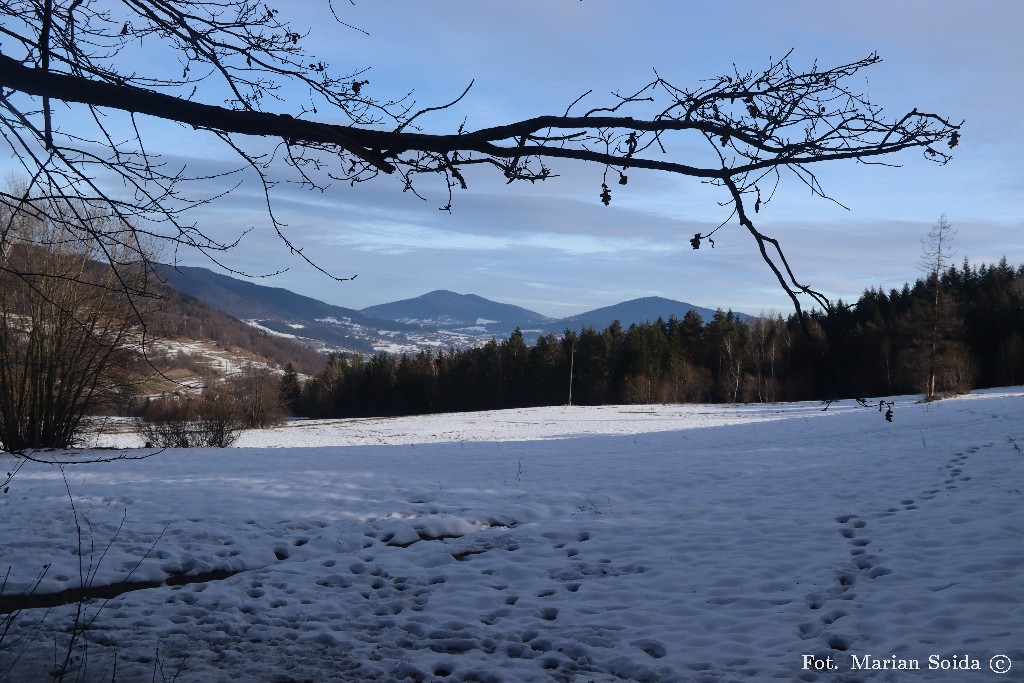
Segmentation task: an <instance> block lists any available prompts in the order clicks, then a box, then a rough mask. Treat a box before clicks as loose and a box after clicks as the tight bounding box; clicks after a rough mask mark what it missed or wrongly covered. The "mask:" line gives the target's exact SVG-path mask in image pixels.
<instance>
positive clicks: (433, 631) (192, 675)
mask: <svg viewBox="0 0 1024 683" xmlns="http://www.w3.org/2000/svg"><path fill="white" fill-rule="evenodd" d="M132 438H133V437H130V436H120V437H111V438H110V443H112V444H113V443H117V441H118V439H121V440H122V441H121V445H124V446H128V445H131V440H132ZM1022 449H1024V389H1021V388H1018V389H1008V390H995V391H987V392H980V393H978V394H975V395H972V396H966V397H961V398H957V399H951V400H946V401H942V402H938V403H932V404H927V405H917V404H915V403H914V402H913V398H910V397H904V398H898V399H896V406H895V420H894V422H893V423H891V424H890V423H887V422H885V421H884V420H883V418H882V415H881V414H879V412H878V410H877V409H866V408H863V407H860V406H858V405H856V404H854V403H852V402H845V403H839V404H833V405H832V406H831V407H830V408H829V410H828V411H826V412H822V411H821V406H820V405H818V404H775V405H770V406H736V407H730V406H612V407H600V408H580V407H560V408H545V409H533V410H517V411H498V412H489V413H475V414H461V415H436V416H424V417H414V418H396V419H387V420H352V421H338V422H295V423H292V424H290V425H289V426H287V427H283V428H281V429H278V430H271V431H266V432H257V433H249V434H246V435H245V436H244V437H243V440H242V441H240V447H239V448H232V449H226V450H198V451H166V452H163V453H160V454H158V455H156V456H154V457H150V458H145V459H141V460H121V461H117V462H112V463H99V464H78V465H73V466H65V467H64V473H65V474H66V482H67V488H66V487H65V480H64V478H63V477H62V474H61V470H59V469H58V468H56V467H54V466H52V465H43V464H37V463H28V464H26V465H24V466H23V467H22V468H21V469H20V470H19V471H18V472H17V474H16V475H15V477H14V479H13V480H12V481H11V482H10V490H9V492H8V493H7V494H6V495H0V576H2V575H3V574H5V573H7V567H8V566H10V571H9V575H8V578H7V583H6V587H5V588H4V598H5V600H6V601H5V602H4V604H6V605H10V604H11V603H10V602H9V600H7V599H8V598H9V597H10V596H15V595H18V594H21V593H22V592H25V591H27V590H28V589H29V587H30V586H31V585H32V583H33V580H34V579H35V578H36V577H37V576H38V575H39V574H40V572H41V571H43V567H44V565H46V564H49V568H48V569H46V570H45V573H44V575H43V577H42V579H41V580H40V581H39V584H38V586H37V587H36V589H35V593H36V594H41V593H52V592H57V591H61V590H66V589H72V588H76V587H79V586H80V585H81V583H82V578H81V577H82V576H83V575H84V576H85V581H84V582H85V583H86V584H88V585H90V586H92V587H99V586H103V585H107V584H119V583H122V582H125V580H126V577H128V575H129V574H130V577H129V578H127V581H129V582H142V584H141V585H144V586H149V587H147V588H142V589H139V590H133V591H130V592H124V593H122V594H120V595H117V596H115V597H109V598H104V599H97V600H94V601H90V602H87V603H86V604H85V606H84V614H83V616H82V617H81V618H80V619H79V623H88V624H89V628H88V630H87V631H86V632H85V634H84V635H83V636H82V637H81V638H80V639H79V641H78V643H79V647H80V649H79V654H81V655H83V656H82V657H81V658H80V659H78V660H77V664H76V666H77V667H78V668H77V669H74V670H73V671H72V673H73V674H74V675H75V676H79V675H80V678H81V679H82V680H87V681H101V680H103V681H110V680H117V681H138V680H146V681H149V680H157V681H159V680H171V679H172V677H173V676H174V675H175V673H176V671H178V670H179V667H180V674H179V675H178V678H177V680H178V681H293V680H294V681H305V680H309V681H391V680H412V681H510V682H517V681H577V682H579V683H585V682H588V681H595V682H599V683H605V682H611V681H684V682H687V681H764V680H782V681H791V680H802V681H829V682H831V681H901V682H902V681H959V682H963V681H966V682H968V683H969V682H970V681H979V682H982V681H1008V680H1018V681H1019V680H1024V626H1022V624H1024V452H1022ZM117 453H118V452H117V451H109V450H108V451H101V452H82V453H80V454H78V455H70V456H63V455H62V456H59V459H60V460H66V461H74V460H82V459H86V458H89V457H94V456H96V455H105V456H110V455H116V454H117ZM140 453H144V452H141V451H136V452H131V454H132V455H136V454H140ZM40 457H47V458H53V457H55V456H53V455H52V454H41V455H40ZM0 461H2V464H3V466H4V469H3V471H2V472H0V474H3V472H6V471H11V470H12V469H13V468H14V467H15V466H16V462H15V461H14V460H13V459H12V458H11V457H9V456H6V455H2V456H0ZM68 490H70V493H71V494H72V495H71V497H70V498H69V495H68ZM71 498H73V500H74V506H75V509H76V510H77V513H78V515H79V518H80V520H81V523H82V528H83V540H82V557H81V559H82V561H83V564H82V565H81V568H80V565H79V557H78V554H77V553H78V544H77V542H76V534H75V525H74V513H73V512H72V508H71ZM85 520H88V523H86V521H85ZM122 520H123V524H122ZM119 526H120V527H121V528H120V531H118V528H119ZM108 544H109V549H108V548H107V546H108ZM147 553H148V555H147ZM168 584H171V585H168ZM75 614H76V606H75V605H68V606H58V607H52V608H50V609H48V610H47V609H45V608H32V609H25V610H23V611H22V612H20V614H18V615H17V617H16V618H15V619H13V623H12V625H11V629H10V630H9V631H8V632H7V633H6V635H4V637H3V641H2V644H0V676H3V675H5V676H6V678H7V679H10V680H15V681H36V680H41V679H45V677H46V672H47V671H48V670H49V669H51V668H52V667H53V663H54V658H55V656H56V657H57V659H58V661H60V660H62V659H63V650H62V648H64V647H66V642H67V639H68V637H69V636H68V628H69V626H70V625H71V624H72V623H73V622H74V617H75ZM2 617H3V615H0V618H2ZM0 633H3V629H2V628H0ZM55 643H56V648H55ZM84 655H87V658H86V657H85V656H84ZM115 655H116V657H115ZM1000 655H1003V656H1005V657H1006V659H1001V658H1000V657H999V656H1000ZM1007 664H1009V665H1010V666H1011V667H1012V668H1011V669H1010V671H1009V672H1008V673H1005V674H1003V675H998V674H997V673H994V672H993V670H992V668H993V667H994V668H996V669H1002V668H1005V666H1006V665H1007ZM872 665H874V666H875V667H879V666H887V667H890V668H891V667H894V666H900V665H903V666H905V667H908V666H909V667H913V666H914V665H916V666H919V667H920V669H919V670H910V671H893V670H889V669H877V668H875V669H873V668H867V667H871V666H872ZM115 666H116V669H115ZM829 667H834V669H832V670H826V669H828V668H829ZM858 667H859V668H858Z"/></svg>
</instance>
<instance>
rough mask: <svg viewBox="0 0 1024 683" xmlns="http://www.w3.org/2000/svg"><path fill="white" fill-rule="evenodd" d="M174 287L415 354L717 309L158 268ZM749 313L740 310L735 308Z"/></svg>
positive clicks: (368, 349) (366, 349)
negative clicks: (364, 295)
mask: <svg viewBox="0 0 1024 683" xmlns="http://www.w3.org/2000/svg"><path fill="white" fill-rule="evenodd" d="M158 273H159V275H160V276H161V277H162V278H163V279H165V280H166V281H167V282H168V283H169V284H170V285H171V286H173V287H175V288H176V289H178V290H179V291H181V292H184V293H185V294H187V295H189V296H192V297H195V298H196V299H199V300H200V301H203V302H204V303H206V304H208V305H209V306H211V307H213V308H215V309H217V310H219V311H221V312H223V313H226V314H228V315H230V316H233V317H235V318H238V319H239V320H244V321H245V322H247V323H249V324H250V325H252V326H254V327H257V328H260V329H263V330H266V331H268V332H271V333H272V334H276V335H279V336H283V337H291V338H294V339H295V340H296V341H298V342H300V343H303V344H305V345H306V346H310V347H312V348H316V349H317V350H320V351H324V352H329V351H334V352H360V353H374V352H378V351H386V352H394V353H402V352H405V353H415V352H417V351H421V350H426V349H430V348H434V349H436V348H438V347H441V348H448V347H451V346H455V347H459V348H465V347H468V346H473V345H476V344H481V343H486V342H487V341H489V340H490V339H492V338H495V337H496V338H499V339H501V338H504V337H507V336H508V335H509V334H511V333H512V332H513V331H514V330H515V329H516V328H518V329H520V330H521V331H522V332H523V336H524V337H525V338H526V341H527V343H532V342H533V341H535V340H536V339H537V337H539V336H541V335H544V334H548V333H554V334H561V333H563V332H564V331H565V330H566V329H572V330H579V329H581V328H583V327H587V326H593V327H595V328H596V329H598V330H601V329H604V328H605V327H607V326H608V325H609V324H611V323H612V322H613V321H615V320H618V321H619V322H620V323H621V324H622V326H623V327H628V326H629V325H631V324H633V323H642V322H645V321H648V320H656V319H658V318H662V319H664V320H668V318H669V317H670V316H673V315H674V316H676V317H677V318H682V317H683V316H685V315H686V313H687V312H688V311H691V310H693V311H696V312H697V313H698V314H699V315H700V316H701V318H703V319H704V320H709V319H710V318H711V317H712V316H713V315H714V314H715V311H714V310H712V309H708V308H702V307H700V306H694V305H692V304H689V303H686V302H682V301H674V300H672V299H665V298H662V297H644V298H640V299H633V300H631V301H624V302H622V303H619V304H615V305H613V306H606V307H603V308H598V309H595V310H592V311H588V312H586V313H581V314H578V315H574V316H571V317H568V318H549V317H547V316H544V315H541V314H540V313H536V312H535V311H531V310H528V309H526V308H522V307H519V306H513V305H511V304H503V303H499V302H496V301H491V300H489V299H485V298H483V297H480V296H477V295H475V294H457V293H455V292H450V291H447V290H437V291H433V292H429V293H427V294H424V295H422V296H419V297H415V298H412V299H403V300H401V301H394V302H391V303H386V304H379V305H376V306H368V307H367V308H364V309H362V310H356V309H351V308H345V307H342V306H335V305H332V304H328V303H325V302H323V301H318V300H317V299H313V298H310V297H307V296H302V295H300V294H296V293H294V292H291V291H289V290H287V289H283V288H280V287H267V286H265V285H259V284H256V283H255V282H251V281H248V280H240V279H238V278H233V277H229V276H227V275H224V274H221V273H216V272H214V271H211V270H209V269H207V268H197V267H189V266H160V267H159V268H158ZM738 315H739V316H740V317H741V318H747V317H749V316H746V315H745V314H742V313H741V314H738Z"/></svg>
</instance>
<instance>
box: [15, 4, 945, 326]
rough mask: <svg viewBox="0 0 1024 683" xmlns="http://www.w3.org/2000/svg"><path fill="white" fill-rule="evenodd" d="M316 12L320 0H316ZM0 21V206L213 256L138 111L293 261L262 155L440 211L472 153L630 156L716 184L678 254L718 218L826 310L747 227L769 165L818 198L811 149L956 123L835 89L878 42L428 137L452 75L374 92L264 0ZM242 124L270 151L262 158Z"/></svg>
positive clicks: (870, 146) (914, 135)
mask: <svg viewBox="0 0 1024 683" xmlns="http://www.w3.org/2000/svg"><path fill="white" fill-rule="evenodd" d="M333 11H334V10H333V7H331V5H330V3H329V2H328V3H325V7H324V12H325V13H327V12H332V13H333ZM335 18H336V19H337V15H335ZM338 21H339V22H340V19H339V20H338ZM0 33H2V34H3V43H2V47H0V50H2V51H0V86H2V88H3V90H2V92H0V134H2V135H3V138H4V142H5V143H6V145H7V146H8V147H9V148H10V150H11V152H12V153H13V155H14V156H15V157H16V158H17V159H18V160H19V161H20V162H21V164H22V167H23V169H24V172H25V174H26V175H27V177H28V178H29V179H30V181H29V183H28V184H29V192H30V194H29V195H28V196H26V197H11V196H5V197H4V200H5V201H7V202H9V203H13V204H16V203H19V202H23V201H25V200H29V201H31V202H33V203H34V204H36V205H37V207H36V208H37V210H39V211H43V212H45V211H46V205H47V203H48V202H49V201H50V200H51V199H52V198H54V197H58V196H59V197H66V196H73V197H75V198H78V199H80V200H85V201H86V202H87V203H89V204H92V205H95V206H99V207H102V208H103V209H104V210H105V211H107V212H109V213H111V214H113V215H114V216H115V217H117V218H118V219H120V224H122V225H129V226H132V227H131V229H132V230H134V231H136V232H137V233H138V235H139V236H140V237H144V236H154V237H156V238H158V239H161V240H169V241H170V242H171V243H172V246H173V247H174V248H177V247H179V246H188V247H193V248H197V249H199V250H201V251H203V252H205V253H206V254H207V255H209V256H210V257H211V258H213V259H214V260H216V257H217V252H219V251H222V250H224V249H228V248H230V247H231V246H232V245H231V244H227V243H223V242H218V241H216V240H213V239H211V238H210V237H209V236H208V235H207V234H205V233H204V232H203V230H202V229H201V228H199V227H197V226H196V225H195V224H192V223H190V222H188V219H187V218H186V214H185V212H186V210H187V209H189V208H193V207H195V206H196V205H197V204H203V203H205V202H207V201H211V200H213V199H215V197H213V196H204V197H202V198H198V199H197V198H195V197H196V196H195V195H194V194H190V193H189V192H187V191H186V190H185V186H187V184H188V182H189V181H197V182H204V181H207V180H209V177H196V176H190V175H188V172H187V170H179V169H176V168H170V167H168V166H167V165H165V164H164V163H163V162H162V161H161V160H160V159H159V158H157V157H155V156H153V155H151V154H150V153H149V152H148V151H147V146H146V141H147V139H148V138H147V135H152V132H151V131H150V132H147V130H148V129H149V126H150V124H151V123H152V118H153V117H155V118H158V119H164V120H168V121H173V122H177V123H180V124H184V126H185V129H184V130H183V131H182V136H188V137H189V139H190V140H194V139H195V138H200V137H204V136H205V137H210V138H212V139H214V140H217V141H219V142H220V143H222V144H223V145H225V146H226V147H227V148H228V149H230V150H231V151H232V152H233V153H235V154H237V156H238V158H239V160H240V168H249V169H252V170H254V171H255V172H256V173H257V174H258V176H259V178H260V179H261V180H262V182H263V189H264V191H265V195H266V200H267V211H268V216H269V221H270V224H271V225H272V226H273V227H274V229H276V230H277V232H278V234H279V235H280V236H281V239H282V240H283V241H284V244H285V245H286V247H287V248H288V249H291V250H292V251H293V252H296V253H299V255H300V256H302V257H303V258H306V257H305V256H304V255H302V254H301V249H299V248H298V247H296V246H294V245H293V244H292V243H291V242H289V241H288V239H287V237H286V236H285V235H284V234H283V232H282V231H281V224H280V223H279V222H278V220H277V219H276V218H275V217H274V213H273V208H272V206H273V205H272V202H271V194H272V192H271V191H272V189H273V187H274V185H275V183H276V182H278V181H279V180H280V176H279V174H280V171H281V168H280V164H284V165H286V166H288V167H290V169H291V170H292V171H294V172H295V173H297V174H298V177H299V180H300V182H302V183H303V184H305V185H306V186H308V187H311V188H322V187H324V186H325V185H326V184H327V183H329V182H332V181H347V182H351V183H358V182H362V181H366V180H369V179H371V178H373V177H376V176H380V175H382V174H383V175H390V176H394V177H396V178H398V179H399V184H400V186H401V188H402V189H404V190H412V191H414V192H415V191H416V189H417V187H418V184H419V183H420V182H427V179H428V178H434V179H436V180H439V181H440V182H441V183H443V185H442V188H444V187H445V186H446V187H447V196H448V204H447V206H446V207H444V208H450V206H451V197H452V191H453V190H455V189H457V188H462V189H465V188H466V187H467V186H468V184H469V178H468V177H467V174H468V170H469V169H470V168H471V167H475V166H483V167H490V168H492V169H495V170H496V171H497V172H499V173H501V174H502V175H503V176H504V177H505V178H507V179H508V181H509V182H513V181H529V182H536V181H540V180H546V179H548V178H551V177H552V176H554V175H555V170H554V164H555V163H556V162H558V161H562V160H568V159H572V160H579V161H583V162H589V163H590V164H592V165H593V167H594V168H595V169H596V170H597V173H598V174H599V178H596V179H595V189H596V185H597V184H598V183H597V181H598V180H600V192H599V193H598V192H595V195H596V196H597V198H599V199H600V200H601V201H602V202H603V203H605V204H609V203H610V202H611V201H612V200H613V191H612V187H616V189H615V192H616V193H617V192H619V189H618V187H617V186H621V185H626V184H627V182H628V176H629V173H630V172H631V171H632V170H633V169H648V170H654V171H662V172H665V173H672V174H676V175H681V176H688V177H692V178H695V179H698V180H700V181H703V182H707V183H710V184H713V185H717V186H720V187H721V188H723V193H724V194H723V205H724V206H726V207H728V208H729V209H731V211H727V213H728V214H729V215H728V218H726V220H724V221H723V223H722V225H721V226H719V228H716V230H713V231H711V232H709V233H707V234H702V233H697V234H694V235H693V236H692V238H691V237H690V236H689V235H686V239H689V241H690V242H691V244H692V245H693V247H694V248H695V249H697V248H699V247H700V246H701V244H702V243H705V242H707V243H711V244H713V242H712V239H713V235H714V234H715V232H716V231H717V230H718V229H720V228H721V227H722V226H724V225H727V224H729V223H730V222H731V221H732V219H733V218H735V219H736V220H737V221H738V222H739V224H740V225H741V226H742V227H743V228H744V229H745V230H747V231H748V232H749V233H750V235H751V236H752V237H753V239H754V242H755V244H756V245H757V248H758V250H759V252H760V254H761V256H762V258H763V259H764V261H765V262H766V263H767V264H768V266H769V267H770V268H771V270H772V272H773V273H774V274H775V277H776V278H777V279H778V281H779V283H780V285H781V286H782V287H783V289H785V291H786V292H787V293H788V294H789V296H790V298H791V299H792V301H793V304H794V306H795V307H796V309H797V311H798V312H799V311H800V310H801V297H809V299H810V300H811V301H812V302H814V303H816V304H820V305H823V306H825V307H826V308H828V307H829V302H828V301H827V299H826V298H825V297H824V296H823V295H821V294H820V293H819V292H816V291H815V290H813V289H812V288H810V287H809V286H807V285H805V284H803V283H802V282H800V280H798V278H797V276H796V275H795V273H794V272H793V269H792V268H791V267H790V264H789V263H788V262H787V260H786V257H785V254H784V252H783V250H782V247H781V245H780V244H779V242H778V241H777V240H776V239H775V238H773V237H771V236H769V235H767V234H765V233H764V232H762V231H761V230H760V229H758V227H757V226H756V224H755V222H754V215H755V214H757V213H758V212H759V211H760V210H761V208H762V207H763V206H764V205H765V204H767V203H768V201H769V200H770V199H771V197H772V194H773V192H774V188H775V187H776V186H777V183H778V182H779V181H780V179H781V177H782V175H783V172H789V173H790V174H792V175H793V176H795V178H796V179H797V180H798V181H799V182H802V183H804V184H805V185H807V187H809V188H810V190H811V191H812V192H813V193H814V194H816V195H818V196H820V197H823V198H829V197H828V195H827V194H826V191H825V190H824V189H823V188H822V187H821V185H820V184H819V183H818V179H817V177H816V175H815V168H816V167H817V165H819V164H821V163H825V162H837V161H843V160H850V161H859V162H866V163H883V162H884V163H892V162H890V161H889V159H890V158H891V157H892V156H893V155H896V154H897V153H900V152H904V151H907V150H911V149H918V150H920V151H922V152H923V153H924V154H925V156H926V157H927V158H929V159H932V160H934V161H936V162H939V163H945V162H946V161H948V160H949V155H948V153H947V152H946V151H945V150H946V149H948V148H952V147H954V146H956V144H957V142H958V140H959V132H958V129H959V124H954V123H952V122H951V121H950V120H949V119H947V118H944V117H942V116H939V115H936V114H931V113H926V112H923V111H918V110H917V109H914V110H912V111H910V112H908V113H906V114H904V115H902V116H897V117H894V118H889V117H887V116H885V115H884V114H883V112H882V108H881V107H879V106H877V105H875V104H874V103H872V102H871V101H870V99H869V98H868V97H867V95H865V94H864V93H862V92H861V91H859V90H858V89H857V86H854V85H853V82H854V81H855V80H856V79H854V78H853V77H854V76H855V75H857V74H859V73H860V72H861V70H863V69H865V68H867V67H870V66H872V65H874V64H876V63H878V61H879V57H878V55H876V54H871V55H868V56H867V57H865V58H863V59H860V60H857V61H855V62H851V63H849V64H842V65H839V66H834V67H828V68H819V67H818V66H817V65H813V66H811V67H810V68H807V69H804V70H800V69H795V68H794V67H793V66H792V65H791V63H790V59H789V57H790V56H789V55H786V56H785V57H783V58H781V59H777V60H773V61H770V63H769V65H768V67H767V68H766V69H764V70H763V71H739V70H737V69H735V68H734V69H733V71H732V72H730V73H728V74H726V75H723V76H720V77H718V78H713V79H711V80H705V81H701V85H699V86H698V87H695V88H684V87H679V86H676V85H674V84H671V83H669V82H667V81H665V80H664V79H662V78H661V77H659V76H657V75H655V78H654V79H653V80H651V81H650V82H649V83H647V84H646V85H645V86H643V87H642V88H639V89H637V90H635V91H630V92H628V93H626V94H616V95H614V96H613V97H612V98H611V100H610V101H608V102H602V103H599V104H597V105H596V106H591V105H588V104H585V102H587V101H589V100H588V95H589V93H587V94H586V95H585V96H582V97H579V98H577V99H576V100H575V101H573V102H572V103H571V104H570V106H569V107H568V108H567V109H566V110H565V112H563V113H560V114H554V115H545V116H537V117H534V118H529V119H526V120H522V121H514V122H511V123H509V124H507V125H502V126H495V127H490V128H482V129H473V128H472V127H471V126H469V125H467V124H464V125H462V126H460V127H459V129H458V130H455V131H450V132H446V133H429V132H425V129H424V128H423V127H422V126H425V125H426V122H427V120H428V118H429V115H430V114H431V112H434V111H437V110H440V109H448V108H452V107H455V106H457V104H458V103H459V102H460V100H462V98H463V97H465V95H466V92H468V91H469V88H466V92H464V93H463V94H462V96H460V97H459V98H458V99H456V100H455V101H453V102H447V103H442V104H440V105H437V106H426V107H422V106H419V105H417V104H416V103H415V102H413V101H412V100H411V99H402V100H399V101H386V100H381V99H375V98H374V97H373V95H372V94H371V89H370V86H369V84H368V81H366V80H365V79H363V78H362V77H361V76H362V74H361V72H358V71H357V72H354V73H339V72H337V71H335V69H334V68H333V67H332V66H331V65H329V64H326V63H325V62H323V61H321V60H320V59H318V58H317V57H315V56H312V55H310V54H307V52H306V51H305V49H304V47H303V38H304V35H303V34H302V33H301V32H299V31H297V30H295V29H294V28H292V27H290V26H289V25H287V24H286V23H285V22H284V21H283V20H282V19H280V18H279V15H278V12H277V11H276V10H274V9H272V8H270V7H269V5H268V4H267V3H264V2H262V1H256V0H191V1H189V2H184V1H183V0H120V2H109V3H93V2H83V1H82V0H5V1H3V2H0ZM140 46H141V48H142V49H145V50H146V51H147V55H150V56H151V57H152V56H153V55H159V56H160V57H161V61H160V62H156V61H152V59H150V60H147V63H161V64H170V65H173V71H172V70H169V69H167V68H163V67H159V68H155V69H154V71H152V72H148V73H145V72H143V73H140V72H138V71H136V63H135V62H134V61H133V60H132V58H131V56H132V54H133V52H134V51H136V50H138V49H140ZM296 85H297V86H301V88H302V90H303V91H304V92H306V93H308V98H307V99H305V100H304V101H303V102H298V103H297V102H295V101H294V99H292V98H291V97H289V98H288V99H287V100H286V99H285V98H284V97H283V96H282V93H283V89H284V88H286V87H291V86H296ZM470 85H472V84H470ZM289 92H291V91H289ZM225 99H226V102H225ZM58 103H59V104H60V106H57V104H58ZM115 112H119V113H121V114H123V118H121V117H116V116H113V114H114V113H115ZM189 129H191V130H189ZM125 131H127V134H125ZM253 138H259V139H264V140H265V139H272V140H275V141H276V146H275V148H274V149H273V150H272V151H270V152H267V151H266V145H265V144H263V145H261V144H259V142H258V141H254V140H253ZM694 141H697V142H699V143H700V147H701V148H702V149H703V150H704V152H703V153H702V154H697V155H695V156H694V157H693V158H689V157H679V156H675V155H674V154H672V153H669V152H668V151H667V150H674V149H687V150H691V149H693V148H694V147H693V143H694ZM681 143H687V144H681ZM204 144H205V143H204ZM236 170H237V169H236ZM90 237H93V238H95V239H102V235H96V236H90ZM140 251H141V250H140ZM140 255H141V254H140ZM314 265H315V264H314ZM337 279H344V278H337Z"/></svg>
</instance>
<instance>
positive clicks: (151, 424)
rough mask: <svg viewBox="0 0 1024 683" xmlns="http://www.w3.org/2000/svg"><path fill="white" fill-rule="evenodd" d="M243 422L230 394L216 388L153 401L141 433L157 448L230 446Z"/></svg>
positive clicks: (147, 442) (143, 421)
mask: <svg viewBox="0 0 1024 683" xmlns="http://www.w3.org/2000/svg"><path fill="white" fill-rule="evenodd" d="M241 429H242V421H241V419H240V417H239V414H238V409H237V407H236V406H235V404H234V401H232V400H231V397H230V396H228V395H226V394H224V393H222V392H219V391H213V390H207V391H206V392H204V394H203V395H202V396H198V397H193V396H188V395H184V394H175V395H171V396H163V397H161V398H159V399H157V400H155V401H150V402H149V404H148V405H147V408H146V413H145V415H144V416H143V420H142V422H140V423H139V427H138V432H139V435H140V436H141V437H142V438H143V439H144V440H145V441H146V444H147V445H148V446H150V447H154V448H227V447H228V446H230V445H231V444H233V443H234V442H235V441H237V440H238V436H239V432H240V431H241Z"/></svg>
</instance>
